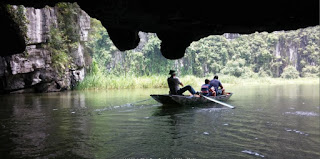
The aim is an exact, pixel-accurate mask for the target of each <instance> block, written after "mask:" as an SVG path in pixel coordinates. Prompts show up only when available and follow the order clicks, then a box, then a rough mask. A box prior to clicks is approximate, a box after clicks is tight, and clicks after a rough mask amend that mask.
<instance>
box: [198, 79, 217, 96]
mask: <svg viewBox="0 0 320 159" xmlns="http://www.w3.org/2000/svg"><path fill="white" fill-rule="evenodd" d="M204 83H205V84H203V85H202V86H201V93H202V94H203V95H204V96H216V92H215V91H214V90H213V89H212V88H209V87H210V80H208V79H205V80H204Z"/></svg>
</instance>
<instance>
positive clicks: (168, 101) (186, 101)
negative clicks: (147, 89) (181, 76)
mask: <svg viewBox="0 0 320 159" xmlns="http://www.w3.org/2000/svg"><path fill="white" fill-rule="evenodd" d="M232 94H233V93H227V94H226V95H220V96H215V97H214V96H210V97H208V98H211V99H215V100H219V101H227V100H228V99H229V98H230V97H231V96H232ZM150 96H151V97H152V98H153V99H155V100H156V101H158V102H159V103H162V104H163V105H204V104H213V103H214V102H213V101H211V100H209V99H207V98H204V97H197V96H184V95H166V94H163V95H161V94H158V95H157V94H152V95H150Z"/></svg>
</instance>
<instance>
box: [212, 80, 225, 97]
mask: <svg viewBox="0 0 320 159" xmlns="http://www.w3.org/2000/svg"><path fill="white" fill-rule="evenodd" d="M209 87H210V88H211V87H213V88H214V91H215V92H216V95H222V94H225V90H224V88H223V86H222V84H221V82H220V81H219V80H218V76H217V75H215V76H214V78H213V80H211V81H210V86H209ZM219 87H220V88H221V89H219Z"/></svg>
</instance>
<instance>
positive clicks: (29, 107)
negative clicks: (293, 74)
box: [0, 85, 320, 158]
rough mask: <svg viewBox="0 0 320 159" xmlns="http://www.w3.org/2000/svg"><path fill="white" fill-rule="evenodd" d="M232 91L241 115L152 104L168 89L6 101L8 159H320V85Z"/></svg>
mask: <svg viewBox="0 0 320 159" xmlns="http://www.w3.org/2000/svg"><path fill="white" fill-rule="evenodd" d="M228 90H230V91H232V92H234V95H233V96H232V98H231V99H230V101H228V103H229V104H231V105H234V106H236V107H237V108H236V109H227V108H222V109H221V108H219V109H215V108H212V107H199V106H196V107H192V106H191V107H181V106H179V107H164V106H161V105H160V104H158V103H157V102H155V101H154V100H147V99H149V98H150V97H149V94H154V93H158V92H159V93H165V92H167V90H166V89H150V90H149V89H144V90H143V89H142V90H132V91H130V90H112V91H88V92H63V93H48V94H17V95H5V96H0V105H1V107H0V158H37V157H39V158H126V157H127V158H129V157H134V158H139V157H140V158H142V157H144V158H160V157H161V158H179V157H180V158H188V157H189V158H248V157H250V155H252V154H254V153H258V154H259V155H263V156H265V157H266V158H301V157H303V158H316V157H317V156H319V155H320V154H319V152H318V149H319V148H320V147H319V145H320V141H319V137H320V134H319V129H320V128H319V124H320V123H319V122H320V121H319V85H284V86H255V87H253V86H248V87H246V89H245V91H244V89H243V87H242V86H239V87H230V88H228ZM137 101H138V102H137ZM139 101H142V102H139Z"/></svg>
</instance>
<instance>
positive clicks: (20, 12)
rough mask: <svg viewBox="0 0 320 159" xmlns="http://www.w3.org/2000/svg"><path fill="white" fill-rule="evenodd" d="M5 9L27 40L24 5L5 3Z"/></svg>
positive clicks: (26, 20)
mask: <svg viewBox="0 0 320 159" xmlns="http://www.w3.org/2000/svg"><path fill="white" fill-rule="evenodd" d="M7 11H8V12H9V13H10V16H11V17H12V19H13V20H14V22H16V23H17V24H18V26H19V28H20V30H21V33H22V35H23V37H24V38H25V40H26V41H28V37H27V32H28V27H27V25H28V23H29V21H28V19H27V17H26V14H25V7H24V6H23V5H18V6H12V5H9V4H8V5H7Z"/></svg>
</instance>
